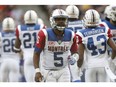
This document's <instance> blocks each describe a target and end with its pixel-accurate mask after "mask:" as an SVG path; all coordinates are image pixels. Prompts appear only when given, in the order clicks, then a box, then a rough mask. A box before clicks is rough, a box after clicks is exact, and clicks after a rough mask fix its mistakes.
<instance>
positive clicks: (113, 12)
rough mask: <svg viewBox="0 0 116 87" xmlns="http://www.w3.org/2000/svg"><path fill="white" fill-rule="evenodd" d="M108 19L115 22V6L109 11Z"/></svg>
mask: <svg viewBox="0 0 116 87" xmlns="http://www.w3.org/2000/svg"><path fill="white" fill-rule="evenodd" d="M110 19H111V20H112V21H116V6H111V9H110Z"/></svg>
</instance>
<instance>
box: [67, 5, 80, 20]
mask: <svg viewBox="0 0 116 87" xmlns="http://www.w3.org/2000/svg"><path fill="white" fill-rule="evenodd" d="M66 12H67V14H68V17H69V18H79V9H78V8H77V7H76V6H75V5H69V6H67V8H66Z"/></svg>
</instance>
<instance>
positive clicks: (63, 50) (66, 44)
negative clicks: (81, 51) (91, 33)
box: [36, 29, 77, 69]
mask: <svg viewBox="0 0 116 87" xmlns="http://www.w3.org/2000/svg"><path fill="white" fill-rule="evenodd" d="M41 32H42V33H40V34H41V35H42V36H45V37H38V41H37V44H36V47H37V48H39V49H41V46H40V45H41V43H43V45H44V48H43V54H44V55H43V67H44V68H45V69H62V68H64V67H66V66H67V65H68V56H69V55H71V52H70V49H72V50H73V51H75V50H76V51H77V44H76V41H75V43H73V41H74V38H76V36H75V34H74V32H72V31H70V30H68V29H65V34H64V36H63V37H62V39H60V40H58V38H57V37H56V35H55V34H54V32H53V29H46V30H44V29H43V30H42V31H41ZM43 38H44V39H45V42H41V43H39V40H41V39H43ZM72 45H73V46H72Z"/></svg>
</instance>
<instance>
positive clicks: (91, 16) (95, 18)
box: [83, 9, 101, 27]
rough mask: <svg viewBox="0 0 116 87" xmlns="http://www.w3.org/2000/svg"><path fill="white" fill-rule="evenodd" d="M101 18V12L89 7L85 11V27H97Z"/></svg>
mask: <svg viewBox="0 0 116 87" xmlns="http://www.w3.org/2000/svg"><path fill="white" fill-rule="evenodd" d="M100 21H101V19H100V15H99V13H98V12H97V11H96V10H94V9H89V10H87V11H86V12H85V15H84V17H83V23H84V26H85V27H96V26H98V25H99V23H100Z"/></svg>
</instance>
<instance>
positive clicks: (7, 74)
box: [0, 17, 20, 82]
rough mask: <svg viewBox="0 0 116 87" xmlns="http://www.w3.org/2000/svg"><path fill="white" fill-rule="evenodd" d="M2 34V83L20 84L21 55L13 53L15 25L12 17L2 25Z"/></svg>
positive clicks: (6, 19) (0, 42)
mask: <svg viewBox="0 0 116 87" xmlns="http://www.w3.org/2000/svg"><path fill="white" fill-rule="evenodd" d="M2 29H3V30H2V32H1V33H0V46H1V67H0V76H1V82H18V80H19V59H20V58H19V54H18V53H15V52H14V51H13V46H14V44H15V39H16V36H15V23H14V20H13V19H12V18H11V17H7V18H5V19H4V20H3V23H2Z"/></svg>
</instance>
